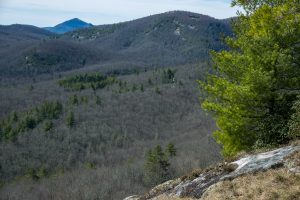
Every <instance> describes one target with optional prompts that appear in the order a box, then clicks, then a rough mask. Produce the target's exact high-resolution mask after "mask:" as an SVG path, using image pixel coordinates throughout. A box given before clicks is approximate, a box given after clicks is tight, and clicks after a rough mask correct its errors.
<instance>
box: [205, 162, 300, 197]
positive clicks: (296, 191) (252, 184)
mask: <svg viewBox="0 0 300 200" xmlns="http://www.w3.org/2000/svg"><path fill="white" fill-rule="evenodd" d="M220 199H224V200H225V199H228V200H234V199H239V200H248V199H261V200H274V199H285V200H297V199H300V175H299V174H298V175H296V174H294V173H290V172H288V170H287V169H285V168H280V169H272V170H268V171H266V172H257V173H255V174H248V175H245V176H242V177H238V178H236V179H234V180H232V181H224V182H220V183H218V184H216V185H215V186H212V188H211V189H209V190H208V191H207V192H206V193H205V194H204V197H203V200H220Z"/></svg>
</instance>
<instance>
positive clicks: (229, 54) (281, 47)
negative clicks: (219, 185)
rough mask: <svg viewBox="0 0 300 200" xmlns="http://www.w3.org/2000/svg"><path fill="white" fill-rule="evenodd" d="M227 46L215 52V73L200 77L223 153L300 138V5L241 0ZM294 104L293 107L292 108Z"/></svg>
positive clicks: (205, 103)
mask: <svg viewBox="0 0 300 200" xmlns="http://www.w3.org/2000/svg"><path fill="white" fill-rule="evenodd" d="M233 5H238V6H241V7H242V8H243V9H244V11H243V12H242V14H240V16H239V17H238V18H237V19H235V20H234V22H233V27H234V36H233V37H228V38H226V43H227V44H228V46H229V47H230V49H229V50H224V51H221V52H213V53H212V59H213V63H214V69H215V70H214V72H213V73H212V74H210V75H208V77H207V79H206V81H201V82H200V81H199V83H200V86H201V88H202V90H203V91H204V92H205V95H204V96H203V98H202V102H201V103H202V107H203V108H204V109H205V110H207V111H210V112H211V113H212V114H213V116H214V117H215V119H216V123H217V126H218V130H217V131H215V132H214V137H215V138H216V140H217V141H218V142H219V143H221V144H222V145H223V153H224V155H226V156H232V155H235V154H236V153H238V152H239V151H242V150H251V149H253V148H260V147H265V146H270V145H277V144H283V143H287V142H288V141H290V140H291V139H294V138H295V137H299V136H300V132H299V131H297V130H299V126H300V125H299V121H300V119H299V115H300V114H299V102H298V100H297V96H298V95H299V93H300V23H299V19H300V6H299V5H300V3H299V1H296V0H293V1H291V0H290V1H284V0H279V1H270V0H264V1H263V0H262V1H242V0H236V1H234V2H233ZM293 105H294V106H293Z"/></svg>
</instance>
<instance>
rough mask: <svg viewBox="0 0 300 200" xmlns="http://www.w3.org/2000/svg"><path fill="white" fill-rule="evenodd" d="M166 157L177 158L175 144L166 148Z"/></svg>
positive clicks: (170, 144)
mask: <svg viewBox="0 0 300 200" xmlns="http://www.w3.org/2000/svg"><path fill="white" fill-rule="evenodd" d="M166 155H168V156H169V157H174V156H176V148H175V146H174V144H173V143H169V144H168V146H167V148H166Z"/></svg>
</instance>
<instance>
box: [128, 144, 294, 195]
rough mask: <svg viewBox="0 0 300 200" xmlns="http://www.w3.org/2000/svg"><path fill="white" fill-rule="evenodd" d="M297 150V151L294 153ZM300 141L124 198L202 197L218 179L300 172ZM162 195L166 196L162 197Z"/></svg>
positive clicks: (219, 180) (194, 173)
mask: <svg viewBox="0 0 300 200" xmlns="http://www.w3.org/2000/svg"><path fill="white" fill-rule="evenodd" d="M295 152H296V153H295ZM299 152H300V145H296V146H287V147H283V148H279V149H276V150H273V151H269V152H265V153H259V154H256V155H249V156H245V157H243V158H241V159H239V160H237V161H235V162H231V163H222V164H219V165H216V166H214V167H211V168H208V169H205V170H201V171H195V172H192V173H191V175H189V176H185V177H181V178H178V179H175V180H170V181H167V182H165V183H163V184H161V185H158V186H156V187H155V188H153V189H152V190H150V191H149V192H148V193H147V194H145V195H143V196H132V197H129V198H126V199H124V200H159V199H178V198H183V197H184V198H191V199H194V198H195V199H200V198H201V197H202V196H203V194H204V193H205V192H206V191H207V190H208V189H209V188H211V187H214V185H216V184H217V183H219V182H221V181H225V180H232V179H235V178H237V177H239V176H241V175H244V174H251V173H254V172H258V171H265V170H268V169H271V168H281V167H284V168H286V169H288V170H289V171H290V172H291V173H300V158H299V155H300V153H299ZM160 196H163V198H159V197H160Z"/></svg>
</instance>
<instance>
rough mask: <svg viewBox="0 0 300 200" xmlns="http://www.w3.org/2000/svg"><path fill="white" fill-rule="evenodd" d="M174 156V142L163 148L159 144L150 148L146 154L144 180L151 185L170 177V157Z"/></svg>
mask: <svg viewBox="0 0 300 200" xmlns="http://www.w3.org/2000/svg"><path fill="white" fill-rule="evenodd" d="M174 156H176V149H175V146H174V144H172V143H170V144H169V145H168V146H167V147H166V149H165V150H163V149H162V147H161V146H160V145H157V146H156V147H155V148H154V149H150V150H149V151H148V152H147V154H146V162H145V167H144V168H145V173H144V181H145V183H146V184H147V185H150V186H153V185H157V184H159V183H162V182H164V181H166V180H168V179H170V178H171V163H170V158H171V157H174Z"/></svg>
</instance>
